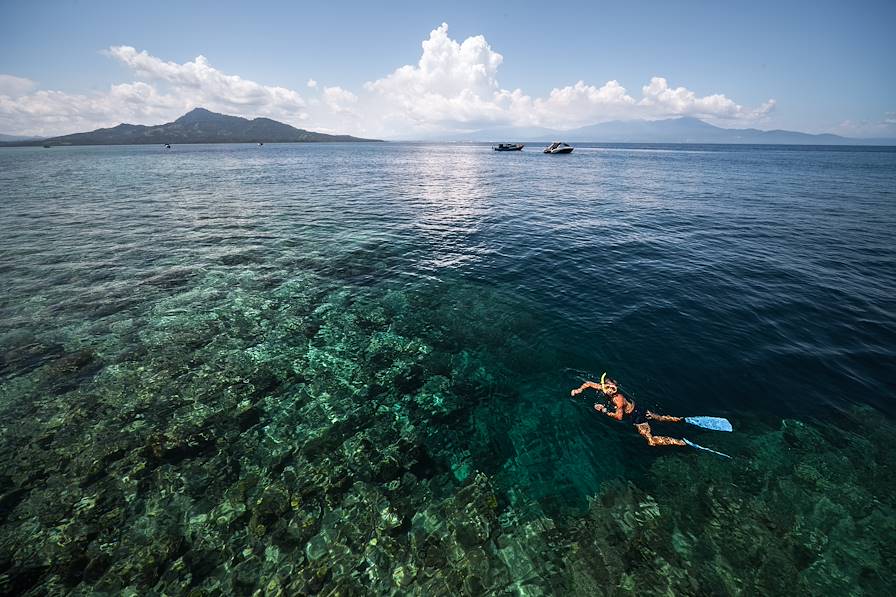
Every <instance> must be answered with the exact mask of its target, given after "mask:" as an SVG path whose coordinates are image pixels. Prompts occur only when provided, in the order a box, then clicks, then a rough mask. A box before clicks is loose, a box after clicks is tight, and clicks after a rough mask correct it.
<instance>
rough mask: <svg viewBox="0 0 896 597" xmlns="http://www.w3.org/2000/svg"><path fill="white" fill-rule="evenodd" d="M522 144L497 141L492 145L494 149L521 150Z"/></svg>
mask: <svg viewBox="0 0 896 597" xmlns="http://www.w3.org/2000/svg"><path fill="white" fill-rule="evenodd" d="M523 147H525V145H523V144H522V143H498V145H497V146H495V147H492V149H494V150H495V151H522V150H523Z"/></svg>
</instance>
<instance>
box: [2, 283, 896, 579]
mask: <svg viewBox="0 0 896 597" xmlns="http://www.w3.org/2000/svg"><path fill="white" fill-rule="evenodd" d="M351 275H352V276H358V275H361V274H360V273H357V272H353V273H352V274H351ZM150 282H151V284H152V285H153V288H154V289H155V290H154V291H155V292H157V293H158V295H157V298H156V300H154V301H153V302H152V303H151V306H150V307H149V308H148V309H147V310H146V311H143V312H141V311H139V310H138V309H135V310H133V312H132V313H131V315H132V316H131V317H121V316H120V315H118V316H116V317H115V318H111V319H105V320H104V319H102V318H100V319H99V320H98V321H96V322H95V323H93V324H92V325H95V326H98V329H95V330H93V333H92V334H85V333H83V330H81V329H77V328H76V329H73V330H71V333H70V334H69V335H67V336H66V335H65V334H61V333H58V332H54V333H48V334H47V335H46V336H42V337H37V336H34V335H28V334H23V333H19V332H10V333H8V334H6V335H4V336H3V337H2V348H3V355H4V356H3V361H2V362H0V366H2V374H3V375H4V377H3V380H2V385H0V420H2V421H3V423H2V440H0V479H2V483H0V524H2V532H0V591H2V592H3V593H8V594H30V595H39V594H40V595H43V594H120V595H129V594H133V595H137V594H169V595H191V596H199V595H219V594H236V595H242V594H245V595H250V594H251V595H310V594H322V595H337V594H339V595H344V594H349V595H354V594H358V595H360V594H371V593H373V594H396V595H398V594H401V595H406V594H414V595H433V594H467V595H482V594H520V595H549V594H580V595H615V594H632V593H638V594H666V595H667V594H676V595H687V594H830V595H835V594H836V595H842V594H886V593H887V590H888V587H892V586H893V585H894V583H896V571H894V564H893V562H896V553H894V551H896V544H894V541H893V537H894V536H896V528H894V527H896V512H894V502H893V495H894V490H896V487H894V483H896V481H894V475H893V473H894V472H896V471H894V465H896V456H894V453H893V451H892V450H891V449H890V446H891V445H892V442H893V440H894V439H896V427H894V425H893V424H892V423H890V422H889V421H888V420H886V419H884V418H882V417H879V416H876V415H875V413H874V412H873V411H870V410H862V409H854V410H853V411H851V412H850V413H849V414H847V416H845V417H844V418H843V419H842V420H840V421H838V422H836V424H835V423H834V422H830V421H797V420H793V419H786V420H784V421H781V422H780V424H776V425H773V426H769V425H767V424H765V423H762V422H759V421H752V422H750V421H748V422H746V423H745V424H744V425H742V426H741V429H739V432H738V433H736V434H732V435H730V436H713V438H714V440H717V443H716V444H714V445H718V446H719V447H720V449H723V450H725V451H727V452H730V453H731V454H733V455H734V459H733V460H732V461H722V460H719V459H715V458H713V457H712V456H708V455H705V454H698V453H696V452H688V451H683V450H678V451H669V452H661V451H651V450H649V449H648V448H646V447H644V446H642V445H641V444H640V443H637V442H638V439H637V438H636V437H635V436H634V434H632V436H631V438H630V440H631V444H628V445H630V446H637V447H636V448H634V447H633V448H631V449H632V450H637V449H640V450H643V451H641V452H638V454H639V455H640V456H641V457H642V459H643V461H644V462H645V463H647V464H648V465H649V466H648V468H647V469H646V470H640V471H636V470H635V469H634V468H631V471H630V474H629V473H627V471H629V469H627V468H626V465H625V463H624V462H623V458H622V456H620V455H619V454H618V452H619V451H620V450H621V449H622V448H620V446H619V442H620V441H629V440H628V436H626V438H627V439H626V440H619V439H618V438H615V439H614V436H610V437H607V438H604V441H605V442H606V445H604V446H602V449H603V450H604V451H605V453H606V454H608V455H609V456H606V457H605V458H604V460H603V462H602V463H601V462H596V461H589V460H587V459H585V462H584V463H583V464H582V465H581V468H576V463H578V462H580V460H581V459H577V458H569V457H568V456H564V455H563V454H561V453H559V452H558V451H557V450H555V448H553V447H552V446H554V445H555V444H552V443H551V441H552V440H551V438H552V437H557V438H560V439H558V440H557V442H556V443H557V444H561V443H563V437H564V436H563V434H562V432H563V426H564V424H565V423H564V420H567V421H568V419H569V418H570V417H579V416H580V415H581V416H588V415H587V414H582V413H581V411H576V410H574V409H573V410H569V409H566V410H564V408H565V407H564V406H563V405H564V402H563V401H555V402H554V403H551V404H550V405H549V406H544V407H538V408H536V407H534V405H536V404H539V403H538V402H537V401H533V400H529V401H526V400H523V399H522V398H521V397H522V396H523V395H525V394H527V393H528V392H529V391H530V390H531V391H532V392H535V390H532V389H531V388H526V387H522V386H520V385H519V384H515V383H513V379H514V377H515V375H516V372H517V371H519V370H526V368H530V367H531V362H532V360H533V359H535V358H537V356H535V355H532V354H531V350H530V349H529V348H528V345H527V344H526V343H525V342H524V341H523V340H521V336H522V335H525V334H526V332H527V330H528V329H530V328H531V326H533V325H534V324H532V323H531V319H532V316H531V314H527V313H519V312H517V314H516V315H512V316H508V315H507V314H508V313H514V310H513V309H510V308H508V306H507V305H506V304H504V303H503V302H502V298H501V297H499V296H489V295H488V290H486V289H483V288H481V287H478V286H476V285H473V284H455V285H451V288H450V289H438V290H437V291H431V292H409V291H406V290H402V289H395V288H392V289H383V288H378V287H374V286H364V285H354V286H352V287H346V286H345V285H344V284H343V283H341V282H340V283H336V282H335V281H334V279H331V278H327V277H324V276H322V275H320V274H312V273H307V274H305V275H302V276H296V277H293V278H291V279H290V280H287V281H284V280H278V279H276V278H268V277H265V276H263V275H252V274H247V273H227V272H224V273H222V272H217V271H212V272H207V273H205V274H202V275H199V274H196V273H195V272H188V273H187V274H186V278H185V279H184V280H181V279H180V277H178V278H177V279H173V280H167V281H166V280H162V279H157V280H150V281H148V283H150ZM85 338H89V339H90V340H85ZM511 363H512V366H511V365H510V364H511ZM559 389H560V391H561V392H562V391H564V390H565V389H566V388H559ZM539 432H540V433H539ZM552 433H553V434H554V435H553V436H552V435H551V434H552ZM545 438H547V439H545ZM570 449H573V448H570ZM626 449H629V448H626ZM570 463H572V464H570ZM564 467H566V468H564ZM601 467H603V468H601ZM594 471H598V472H597V473H596V472H594Z"/></svg>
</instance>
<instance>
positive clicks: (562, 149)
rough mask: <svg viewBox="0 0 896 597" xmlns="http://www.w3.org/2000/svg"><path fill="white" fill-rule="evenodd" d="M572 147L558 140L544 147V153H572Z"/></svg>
mask: <svg viewBox="0 0 896 597" xmlns="http://www.w3.org/2000/svg"><path fill="white" fill-rule="evenodd" d="M573 149H574V147H573V146H572V145H568V144H566V143H561V142H560V141H555V142H554V143H551V144H550V145H548V146H547V147H545V148H544V152H545V153H572V150H573Z"/></svg>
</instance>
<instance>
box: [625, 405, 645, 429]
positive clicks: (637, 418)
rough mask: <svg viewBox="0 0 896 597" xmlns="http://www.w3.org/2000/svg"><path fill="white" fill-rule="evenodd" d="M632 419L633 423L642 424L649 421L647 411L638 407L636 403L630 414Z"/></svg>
mask: <svg viewBox="0 0 896 597" xmlns="http://www.w3.org/2000/svg"><path fill="white" fill-rule="evenodd" d="M628 416H629V417H631V419H632V425H640V424H641V423H646V422H647V412H646V411H643V410H641V409H640V408H638V405H637V404H635V407H634V408H633V409H632V412H630V413H629V414H628Z"/></svg>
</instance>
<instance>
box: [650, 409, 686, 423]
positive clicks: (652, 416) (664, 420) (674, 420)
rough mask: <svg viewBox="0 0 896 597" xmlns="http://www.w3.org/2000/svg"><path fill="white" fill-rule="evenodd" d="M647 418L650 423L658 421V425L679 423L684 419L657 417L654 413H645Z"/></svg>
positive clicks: (667, 416) (668, 416)
mask: <svg viewBox="0 0 896 597" xmlns="http://www.w3.org/2000/svg"><path fill="white" fill-rule="evenodd" d="M647 418H648V419H650V420H651V421H659V422H660V423H681V422H682V421H684V417H673V416H671V415H658V414H656V413H655V412H651V411H649V410H648V411H647Z"/></svg>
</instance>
